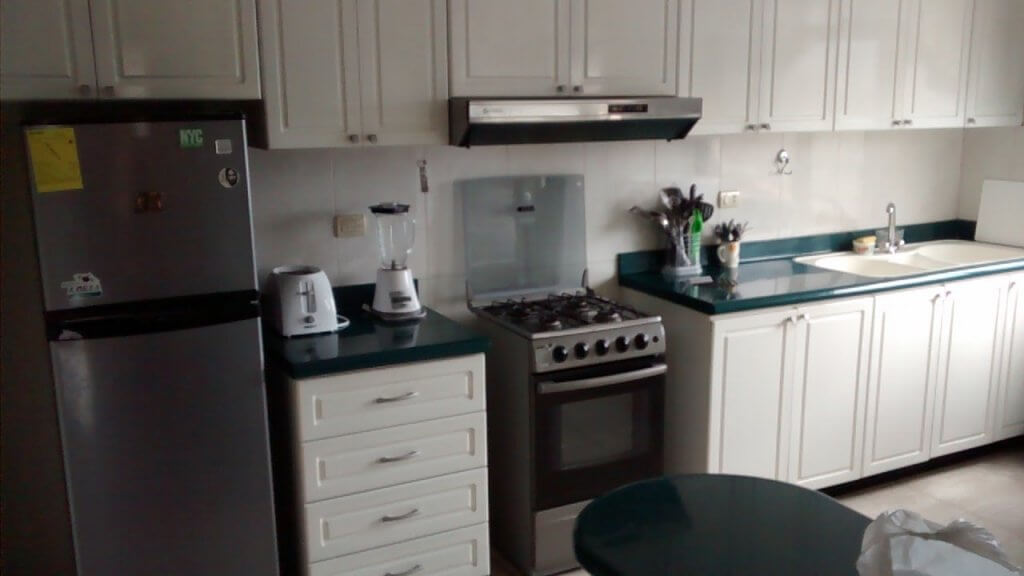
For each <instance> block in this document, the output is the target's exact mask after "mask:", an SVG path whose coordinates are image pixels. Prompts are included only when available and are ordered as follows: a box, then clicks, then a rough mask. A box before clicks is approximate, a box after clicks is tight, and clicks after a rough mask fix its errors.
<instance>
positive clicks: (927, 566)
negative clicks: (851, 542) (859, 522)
mask: <svg viewBox="0 0 1024 576" xmlns="http://www.w3.org/2000/svg"><path fill="white" fill-rule="evenodd" d="M857 572H858V573H859V574H860V576H964V575H967V574H970V575H972V576H1011V575H1018V574H1021V572H1020V571H1019V570H1018V569H1017V568H1016V567H1015V566H1014V565H1013V564H1012V563H1011V562H1010V560H1009V559H1008V558H1007V557H1006V554H1005V553H1003V551H1002V550H1001V549H1000V548H999V542H998V541H996V539H995V537H994V536H992V534H991V533H990V532H989V531H988V530H985V529H984V528H981V527H979V526H976V525H974V524H971V523H970V522H967V521H966V520H956V521H954V522H951V523H949V524H948V525H946V526H942V525H940V524H936V523H935V522H931V521H929V520H925V519H924V518H922V517H921V516H919V515H918V514H915V513H914V512H910V511H908V510H895V511H892V512H885V513H883V514H881V515H879V516H878V518H876V519H875V521H874V522H872V523H871V524H870V525H868V528H867V530H865V531H864V540H863V541H862V543H861V553H860V558H858V559H857Z"/></svg>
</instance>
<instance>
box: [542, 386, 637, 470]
mask: <svg viewBox="0 0 1024 576" xmlns="http://www.w3.org/2000/svg"><path fill="white" fill-rule="evenodd" d="M647 395H648V392H647V391H641V392H632V393H629V394H617V395H614V396H603V397H599V398H594V399H590V400H580V401H576V402H569V403H565V404H561V405H559V406H558V407H557V408H556V410H557V413H558V416H557V418H556V419H555V430H554V432H555V434H556V438H555V440H556V441H557V446H558V449H557V450H555V451H554V453H553V454H552V456H553V457H554V460H555V462H552V468H553V469H554V470H556V471H560V470H572V469H574V468H584V467H589V466H597V465H601V464H607V463H611V462H615V461H617V460H623V459H628V458H632V457H635V456H637V455H639V454H644V453H646V452H647V451H648V450H649V449H650V434H649V430H650V415H649V414H648V409H649V405H650V402H649V400H648V397H647Z"/></svg>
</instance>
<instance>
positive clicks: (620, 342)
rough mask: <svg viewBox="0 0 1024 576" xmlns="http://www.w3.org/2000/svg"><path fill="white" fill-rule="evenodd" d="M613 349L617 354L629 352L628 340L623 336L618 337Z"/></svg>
mask: <svg viewBox="0 0 1024 576" xmlns="http://www.w3.org/2000/svg"><path fill="white" fill-rule="evenodd" d="M615 349H616V350H618V351H619V352H625V351H626V350H629V338H626V337H625V336H619V337H618V338H616V339H615Z"/></svg>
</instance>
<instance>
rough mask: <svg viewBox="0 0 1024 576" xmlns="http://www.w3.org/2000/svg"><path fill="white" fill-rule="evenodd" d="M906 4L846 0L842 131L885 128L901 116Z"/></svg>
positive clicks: (840, 78) (840, 82)
mask: <svg viewBox="0 0 1024 576" xmlns="http://www.w3.org/2000/svg"><path fill="white" fill-rule="evenodd" d="M902 4H903V0H898V1H894V0H843V2H842V5H841V12H840V18H839V70H838V93H837V94H836V124H835V127H836V130H884V129H887V128H891V127H893V126H894V122H897V121H898V120H897V119H896V112H897V110H896V103H897V102H898V101H899V99H900V98H902V95H903V93H902V91H899V93H898V94H897V86H896V66H897V61H898V58H899V39H900V33H901V28H900V24H901V22H900V6H901V5H902ZM903 28H906V23H905V22H903ZM902 32H903V33H904V34H905V33H906V30H903V31H902Z"/></svg>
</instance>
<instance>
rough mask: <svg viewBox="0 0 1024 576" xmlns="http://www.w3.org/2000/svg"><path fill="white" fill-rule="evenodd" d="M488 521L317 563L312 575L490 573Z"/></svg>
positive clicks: (457, 575) (462, 575)
mask: <svg viewBox="0 0 1024 576" xmlns="http://www.w3.org/2000/svg"><path fill="white" fill-rule="evenodd" d="M490 571H491V555H490V541H489V539H488V535H487V524H477V525H476V526H471V527H469V528H462V529H459V530H452V531H451V532H445V533H443V534H437V535H435V536H427V537H425V538H418V539H416V540H410V541H408V542H402V543H401V544H394V545H392V546H386V547H384V548H377V549H375V550H369V551H367V552H360V553H358V554H350V555H348V556H342V557H341V558H335V559H333V560H325V561H323V562H317V563H316V564H313V565H311V566H310V567H309V572H308V574H309V576H388V575H391V576H401V575H406V574H407V575H408V576H441V575H442V574H443V575H444V576H486V575H487V574H489V573H490Z"/></svg>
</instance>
